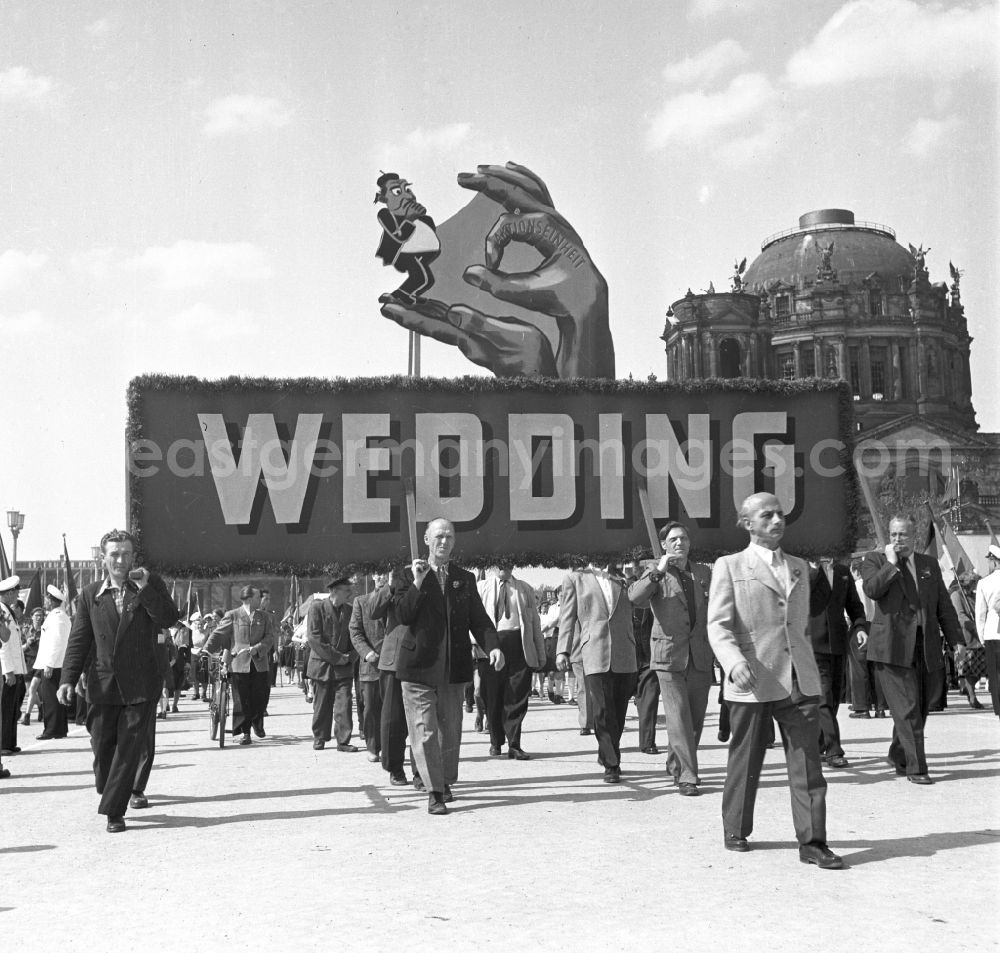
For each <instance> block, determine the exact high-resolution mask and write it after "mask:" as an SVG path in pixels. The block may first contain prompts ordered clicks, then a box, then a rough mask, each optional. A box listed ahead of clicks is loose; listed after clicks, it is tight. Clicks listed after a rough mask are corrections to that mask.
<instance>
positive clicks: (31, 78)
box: [0, 66, 56, 105]
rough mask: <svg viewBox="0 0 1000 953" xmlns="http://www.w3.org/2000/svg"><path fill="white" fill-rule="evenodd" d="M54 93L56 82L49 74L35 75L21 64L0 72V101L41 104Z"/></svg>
mask: <svg viewBox="0 0 1000 953" xmlns="http://www.w3.org/2000/svg"><path fill="white" fill-rule="evenodd" d="M55 94H56V82H55V80H54V79H52V78H51V77H50V76H36V75H35V74H34V73H32V72H31V71H30V70H28V69H26V68H25V67H23V66H12V67H11V68H10V69H8V70H4V71H3V72H0V102H10V103H30V104H33V105H43V104H44V103H46V102H48V101H49V100H51V99H52V98H53V97H54V96H55Z"/></svg>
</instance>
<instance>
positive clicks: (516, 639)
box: [479, 569, 545, 761]
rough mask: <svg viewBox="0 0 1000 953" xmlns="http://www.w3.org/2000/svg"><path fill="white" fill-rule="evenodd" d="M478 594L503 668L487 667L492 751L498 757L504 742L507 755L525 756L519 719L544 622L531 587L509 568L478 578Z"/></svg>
mask: <svg viewBox="0 0 1000 953" xmlns="http://www.w3.org/2000/svg"><path fill="white" fill-rule="evenodd" d="M479 597H480V599H482V601H483V607H484V608H485V609H486V614H487V615H488V616H490V618H492V619H493V624H494V625H495V626H496V630H497V639H498V641H499V644H500V651H501V652H503V657H504V667H503V668H502V669H501V670H500V671H499V672H497V671H495V670H493V669H490V668H487V670H486V715H487V718H488V719H489V726H490V755H491V756H493V757H498V756H499V755H500V749H501V748H502V747H503V744H504V739H505V738H506V741H507V745H508V747H507V757H508V758H511V759H513V760H516V761H528V760H529V759H530V758H531V755H529V754H526V753H525V752H524V749H523V748H522V747H521V723H522V722H523V721H524V716H525V714H526V713H527V711H528V699H529V698H530V696H531V673H532V670H540V669H542V668H543V667H544V665H545V642H544V641H543V640H542V622H541V619H540V618H539V616H538V608H537V607H536V606H535V592H534V590H533V589H532V588H531V586H529V585H528V583H526V582H524V581H523V580H521V579H515V578H514V576H513V575H512V573H511V571H510V570H509V569H499V570H497V571H496V572H495V573H492V574H491V575H489V576H487V578H486V579H484V580H482V582H480V583H479Z"/></svg>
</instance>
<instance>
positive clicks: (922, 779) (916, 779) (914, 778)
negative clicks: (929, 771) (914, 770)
mask: <svg viewBox="0 0 1000 953" xmlns="http://www.w3.org/2000/svg"><path fill="white" fill-rule="evenodd" d="M906 780H907V781H909V782H910V784H933V783H934V779H933V778H930V777H928V776H927V775H926V774H908V775H907V776H906Z"/></svg>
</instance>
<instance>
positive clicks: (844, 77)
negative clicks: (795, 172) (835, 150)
mask: <svg viewBox="0 0 1000 953" xmlns="http://www.w3.org/2000/svg"><path fill="white" fill-rule="evenodd" d="M996 37H997V12H996V7H995V6H994V4H993V3H992V2H980V3H973V4H970V5H966V6H954V7H950V8H946V7H944V6H942V5H941V4H940V3H917V2H915V0H851V2H849V3H845V4H844V5H843V6H842V7H841V8H840V9H839V10H837V11H836V13H834V14H833V16H832V17H830V19H829V20H828V21H827V22H826V23H825V24H824V25H823V27H822V28H821V29H820V31H819V33H817V34H816V36H815V38H814V39H813V40H812V42H811V43H809V44H808V45H807V46H805V47H804V48H803V49H801V50H798V51H797V52H796V53H795V54H793V56H792V57H791V59H790V60H789V61H788V66H787V76H788V79H789V80H790V81H791V82H792V83H794V84H795V85H798V86H821V85H825V84H829V83H845V82H850V81H851V80H857V79H869V78H873V77H878V76H888V75H893V76H899V77H902V76H904V75H905V76H907V77H909V78H910V79H916V78H923V77H927V78H932V79H938V80H942V79H954V78H956V77H959V76H963V75H965V74H966V73H969V72H975V71H980V70H981V71H984V72H987V73H991V74H992V73H993V72H994V71H995V70H996V63H997V46H996Z"/></svg>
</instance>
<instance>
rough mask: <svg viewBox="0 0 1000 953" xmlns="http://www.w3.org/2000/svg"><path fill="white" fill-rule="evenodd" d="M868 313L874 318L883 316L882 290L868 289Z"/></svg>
mask: <svg viewBox="0 0 1000 953" xmlns="http://www.w3.org/2000/svg"><path fill="white" fill-rule="evenodd" d="M868 311H869V313H870V314H871V316H872V317H873V318H878V317H880V316H881V315H882V291H881V289H880V288H869V289H868Z"/></svg>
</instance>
